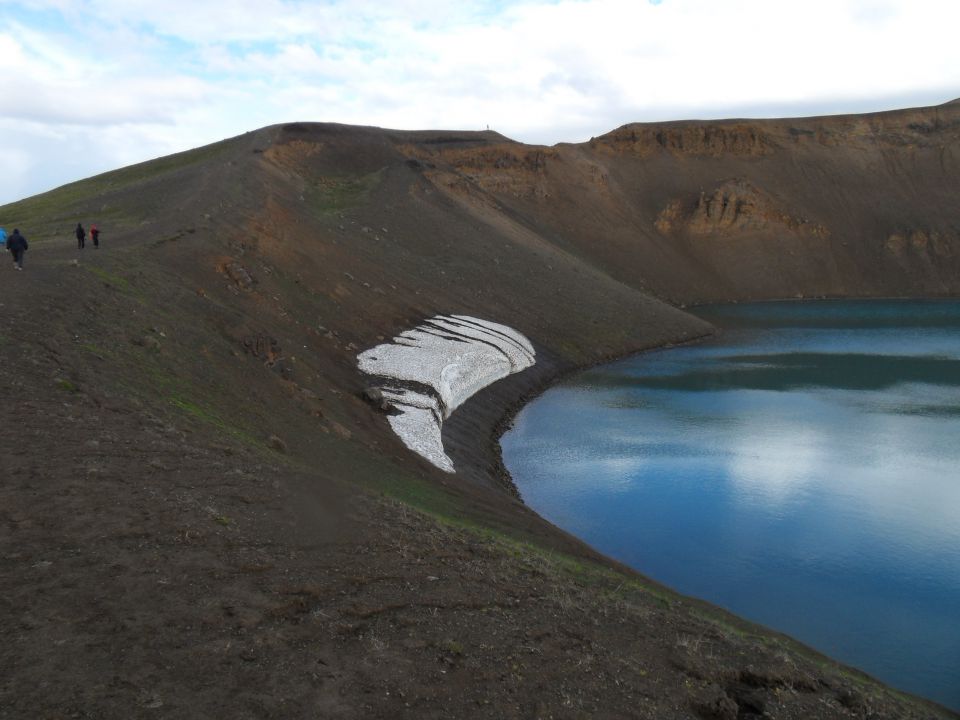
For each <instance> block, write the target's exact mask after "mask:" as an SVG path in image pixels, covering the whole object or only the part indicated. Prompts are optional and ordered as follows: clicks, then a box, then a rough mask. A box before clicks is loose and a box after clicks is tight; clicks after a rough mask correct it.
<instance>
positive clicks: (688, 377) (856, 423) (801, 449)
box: [502, 301, 960, 709]
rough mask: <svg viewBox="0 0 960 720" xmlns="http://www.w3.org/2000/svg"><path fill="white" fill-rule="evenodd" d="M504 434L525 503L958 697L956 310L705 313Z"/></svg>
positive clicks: (958, 700) (943, 695)
mask: <svg viewBox="0 0 960 720" xmlns="http://www.w3.org/2000/svg"><path fill="white" fill-rule="evenodd" d="M701 314H702V315H703V316H704V317H706V318H707V319H708V320H710V321H711V322H713V323H714V324H716V325H718V326H720V327H722V328H724V333H723V334H722V336H721V337H719V338H717V339H715V340H711V341H709V342H707V343H704V344H700V345H696V346H691V347H686V348H678V349H672V350H663V351H658V352H654V353H647V354H644V355H640V356H636V357H633V358H630V359H627V360H624V361H620V362H617V363H614V364H611V365H607V366H604V367H601V368H598V369H594V370H591V371H588V372H586V373H583V374H581V375H579V376H577V377H574V378H573V379H571V380H569V381H567V382H565V383H563V384H561V385H559V386H557V387H555V388H553V389H551V390H550V391H548V392H547V393H545V394H544V395H543V396H542V397H540V398H539V399H537V400H536V401H535V402H533V403H532V404H530V405H529V406H527V407H526V408H525V409H524V410H523V411H522V412H521V413H520V415H519V416H518V417H517V419H516V422H515V424H514V427H513V429H512V430H511V431H510V432H508V433H507V434H506V435H505V436H504V438H503V441H502V444H503V453H504V459H505V461H506V465H507V467H508V469H509V470H510V472H511V474H512V475H513V477H514V480H515V481H516V484H517V486H518V487H519V489H520V492H521V494H522V495H523V498H524V500H525V501H526V502H527V503H528V504H529V505H530V506H531V507H533V508H534V509H535V510H537V512H539V513H540V514H541V515H543V516H545V517H546V518H548V519H549V520H551V521H552V522H554V523H556V524H557V525H559V526H561V527H563V528H565V529H567V530H569V531H571V532H573V533H575V534H576V535H578V536H580V537H581V538H583V539H584V540H586V541H587V542H588V543H590V544H591V545H593V546H594V547H596V548H598V549H600V550H602V551H604V552H605V553H607V554H609V555H612V556H613V557H615V558H617V559H619V560H621V561H624V562H626V563H627V564H629V565H631V566H633V567H634V568H636V569H637V570H639V571H641V572H643V573H645V574H647V575H649V576H651V577H653V578H656V579H657V580H660V581H661V582H664V583H666V584H668V585H670V586H672V587H674V588H676V589H677V590H679V591H681V592H683V593H687V594H691V595H695V596H697V597H701V598H704V599H707V600H710V601H712V602H714V603H717V604H719V605H722V606H724V607H726V608H729V609H731V610H733V611H734V612H736V613H738V614H740V615H743V616H745V617H747V618H750V619H752V620H755V621H757V622H760V623H763V624H765V625H768V626H770V627H774V628H777V629H779V630H782V631H785V632H787V633H789V634H791V635H793V636H794V637H796V638H798V639H800V640H803V641H804V642H806V643H808V644H810V645H812V646H814V647H816V648H818V649H819V650H822V651H823V652H825V653H827V654H829V655H831V656H833V657H835V658H837V659H840V660H842V661H844V662H847V663H850V664H853V665H855V666H857V667H860V668H862V669H864V670H866V671H867V672H869V673H871V674H873V675H875V676H876V677H879V678H881V679H883V680H884V681H886V682H889V683H891V684H892V685H894V686H896V687H900V688H902V689H905V690H908V691H910V692H914V693H917V694H919V695H923V696H926V697H929V698H931V699H934V700H936V701H938V702H940V703H943V704H945V705H947V706H949V707H952V708H954V709H960V303H958V302H880V301H875V302H821V303H799V302H797V303H763V304H757V305H742V306H724V307H715V308H707V309H703V310H702V311H701Z"/></svg>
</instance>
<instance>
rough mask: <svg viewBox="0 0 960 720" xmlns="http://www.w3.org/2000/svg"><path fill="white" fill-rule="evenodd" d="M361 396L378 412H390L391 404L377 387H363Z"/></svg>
mask: <svg viewBox="0 0 960 720" xmlns="http://www.w3.org/2000/svg"><path fill="white" fill-rule="evenodd" d="M361 397H362V398H363V399H364V400H366V401H367V402H368V403H370V405H372V406H373V407H375V408H376V409H377V410H379V411H380V412H390V411H391V410H392V409H393V405H391V404H390V401H389V400H387V399H386V398H385V397H384V396H383V391H382V390H381V389H380V388H378V387H373V386H371V387H368V388H364V390H363V392H362V393H361Z"/></svg>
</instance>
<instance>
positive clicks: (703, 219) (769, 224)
mask: <svg viewBox="0 0 960 720" xmlns="http://www.w3.org/2000/svg"><path fill="white" fill-rule="evenodd" d="M655 225H656V228H657V230H659V231H660V232H661V233H663V234H664V235H671V234H673V233H677V232H686V233H688V234H690V235H694V236H704V235H723V234H737V233H744V232H749V231H751V230H770V229H771V228H774V227H777V226H779V227H780V228H782V229H783V230H785V231H791V232H802V233H805V234H810V235H813V236H816V237H826V236H827V235H829V231H828V230H827V228H826V227H824V226H823V225H820V224H818V223H814V222H812V221H810V220H809V219H807V218H805V217H802V216H798V215H796V214H794V213H789V212H786V211H784V210H783V209H781V208H780V207H779V206H778V205H777V203H776V202H775V201H774V200H773V198H771V197H770V196H769V195H768V194H767V193H764V192H762V191H761V190H759V189H758V188H756V187H755V186H754V185H752V184H751V183H750V182H748V181H746V180H744V179H742V178H734V179H731V180H726V181H724V182H722V183H721V184H720V185H719V186H718V187H717V188H715V189H714V190H713V192H711V193H709V194H708V193H706V192H701V193H700V196H699V198H698V199H697V200H696V203H695V204H692V203H691V202H689V201H688V202H687V203H686V204H685V203H684V201H683V200H679V199H678V200H672V201H670V202H669V203H667V205H666V207H664V209H663V210H662V211H661V212H660V214H659V215H658V216H657V220H656V223H655Z"/></svg>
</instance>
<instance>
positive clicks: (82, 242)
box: [74, 223, 100, 250]
mask: <svg viewBox="0 0 960 720" xmlns="http://www.w3.org/2000/svg"><path fill="white" fill-rule="evenodd" d="M74 232H75V233H76V236H77V250H83V248H84V247H86V244H87V233H86V231H85V230H84V229H83V225H81V224H80V223H77V229H76V230H75V231H74ZM90 239H91V240H93V246H94V247H95V248H98V247H100V230H99V229H98V228H97V226H96V225H91V226H90Z"/></svg>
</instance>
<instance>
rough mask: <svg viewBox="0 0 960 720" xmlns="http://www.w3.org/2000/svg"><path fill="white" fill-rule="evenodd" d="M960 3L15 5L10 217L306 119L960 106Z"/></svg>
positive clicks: (458, 121) (28, 0)
mask: <svg viewBox="0 0 960 720" xmlns="http://www.w3.org/2000/svg"><path fill="white" fill-rule="evenodd" d="M958 30H960V2H956V0H804V1H803V2H796V0H790V1H789V2H788V1H787V0H659V1H653V0H559V1H558V0H518V1H517V2H510V1H508V0H339V1H336V0H324V1H320V0H314V1H311V0H0V204H2V203H5V202H9V201H12V200H15V199H19V198H21V197H25V196H28V195H32V194H35V193H38V192H42V191H44V190H47V189H50V188H52V187H55V186H58V185H61V184H63V183H65V182H69V181H72V180H76V179H79V178H83V177H87V176H89V175H92V174H95V173H98V172H102V171H105V170H109V169H113V168H116V167H121V166H123V165H127V164H130V163H132V162H136V161H139V160H144V159H148V158H152V157H157V156H160V155H165V154H168V153H171V152H175V151H178V150H184V149H188V148H191V147H196V146H198V145H202V144H206V143H208V142H213V141H215V140H219V139H221V138H224V137H230V136H233V135H237V134H240V133H242V132H245V131H247V130H253V129H256V128H259V127H262V126H264V125H270V124H273V123H279V122H289V121H294V120H316V121H333V122H343V123H355V124H364V125H380V126H383V127H394V128H419V129H425V128H456V129H482V128H485V127H486V126H487V125H489V126H490V127H491V128H493V129H495V130H498V131H500V132H502V133H504V134H505V135H508V136H510V137H512V138H515V139H517V140H522V141H525V142H531V143H546V144H552V143H555V142H561V141H571V142H572V141H582V140H586V139H589V138H590V137H591V136H592V135H599V134H601V133H604V132H606V131H608V130H611V129H613V128H615V127H618V126H619V125H623V124H624V123H628V122H634V121H650V120H667V119H682V118H719V117H731V116H739V117H775V116H794V115H811V114H832V113H840V112H867V111H872V110H885V109H893V108H897V107H908V106H916V105H933V104H939V103H941V102H945V101H947V100H950V99H953V98H955V97H958V96H960V42H957V39H956V38H957V33H958Z"/></svg>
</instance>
